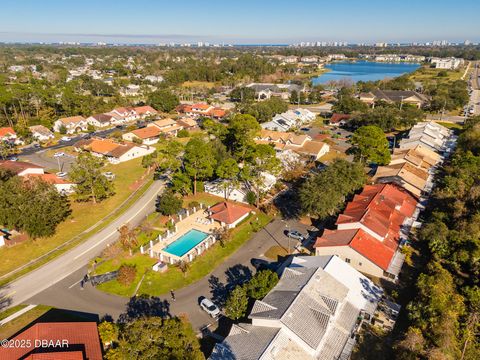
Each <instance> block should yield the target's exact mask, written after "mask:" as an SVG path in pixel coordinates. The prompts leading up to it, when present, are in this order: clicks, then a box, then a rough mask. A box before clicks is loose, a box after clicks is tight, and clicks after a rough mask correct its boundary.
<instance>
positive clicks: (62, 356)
mask: <svg viewBox="0 0 480 360" xmlns="http://www.w3.org/2000/svg"><path fill="white" fill-rule="evenodd" d="M25 360H84V357H83V353H82V352H81V351H72V352H64V351H61V352H54V353H43V354H31V355H29V356H28V357H26V358H25Z"/></svg>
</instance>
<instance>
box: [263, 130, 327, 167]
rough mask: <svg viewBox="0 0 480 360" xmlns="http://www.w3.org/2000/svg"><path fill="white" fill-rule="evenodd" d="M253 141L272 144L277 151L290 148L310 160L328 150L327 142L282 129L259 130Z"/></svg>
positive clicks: (319, 156)
mask: <svg viewBox="0 0 480 360" xmlns="http://www.w3.org/2000/svg"><path fill="white" fill-rule="evenodd" d="M255 142H256V143H257V144H272V145H273V146H274V147H275V150H276V151H277V153H282V152H284V151H289V150H291V151H294V152H296V153H298V154H300V155H304V156H307V157H308V158H310V159H312V160H318V159H319V158H321V157H322V156H323V155H325V154H327V153H328V152H329V151H330V146H328V144H326V143H324V142H321V141H316V140H312V138H311V137H310V136H308V135H306V134H300V135H297V134H294V133H289V132H282V131H272V130H261V131H260V134H259V135H258V136H257V137H256V138H255Z"/></svg>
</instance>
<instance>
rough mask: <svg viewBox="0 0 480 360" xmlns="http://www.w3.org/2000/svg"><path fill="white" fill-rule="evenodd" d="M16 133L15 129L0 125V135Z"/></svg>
mask: <svg viewBox="0 0 480 360" xmlns="http://www.w3.org/2000/svg"><path fill="white" fill-rule="evenodd" d="M16 134H17V133H16V132H15V130H13V128H11V127H2V128H0V137H4V136H7V135H16Z"/></svg>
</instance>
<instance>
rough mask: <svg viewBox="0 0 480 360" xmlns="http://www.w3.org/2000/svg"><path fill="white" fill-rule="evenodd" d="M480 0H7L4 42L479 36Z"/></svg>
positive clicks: (2, 17)
mask: <svg viewBox="0 0 480 360" xmlns="http://www.w3.org/2000/svg"><path fill="white" fill-rule="evenodd" d="M479 20H480V1H478V0H476V1H474V0H459V1H455V2H451V1H445V0H436V1H434V0H422V1H418V0H416V1H411V0H404V1H401V2H390V1H384V0H383V1H379V0H369V1H368V2H361V1H354V0H337V1H331V0H330V1H323V0H316V1H315V0H296V1H291V0H290V1H286V0H275V1H272V0H264V1H258V0H257V1H254V0H243V1H237V2H230V1H225V0H223V1H220V0H210V1H205V0H177V1H164V0H160V1H154V0H135V1H127V0H116V1H114V0H97V1H93V0H82V1H65V0H42V1H38V0H37V1H35V0H2V11H1V13H0V41H2V42H93V43H95V42H106V43H143V44H158V43H169V42H176V43H196V42H199V41H203V42H211V43H222V42H224V43H231V44H291V43H297V42H300V41H347V42H350V43H358V42H366V43H373V42H400V43H404V42H426V41H432V40H447V41H450V42H462V41H464V40H470V41H473V42H479V41H480V26H479V25H478V24H479Z"/></svg>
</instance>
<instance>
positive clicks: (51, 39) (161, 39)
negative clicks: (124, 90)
mask: <svg viewBox="0 0 480 360" xmlns="http://www.w3.org/2000/svg"><path fill="white" fill-rule="evenodd" d="M15 35H17V36H18V35H20V36H18V37H15ZM10 36H11V37H10ZM30 36H31V37H30ZM139 40H143V41H139ZM149 40H150V41H149ZM230 40H233V39H230ZM262 40H263V41H262ZM434 41H447V42H448V43H449V44H460V45H461V44H463V43H464V42H465V41H469V42H470V45H472V44H480V40H479V39H476V38H465V39H445V38H433V39H412V40H409V39H405V40H402V41H396V40H390V41H389V40H385V41H349V40H348V39H344V40H326V39H319V40H314V39H296V40H295V41H293V40H291V41H283V42H282V41H280V40H275V39H239V40H238V41H225V40H215V39H214V38H212V37H209V36H206V37H204V38H202V37H199V36H198V35H196V36H192V37H191V38H190V37H189V35H160V34H159V35H154V34H138V35H136V34H130V35H129V34H43V33H38V34H31V33H8V32H2V31H0V43H2V44H64V43H79V44H85V45H87V44H98V43H105V44H107V45H154V46H158V45H159V44H166V45H168V44H172V43H174V44H176V45H182V44H190V45H194V46H196V45H197V44H198V43H201V44H203V45H205V44H208V45H222V44H223V45H233V46H248V45H250V46H262V45H263V46H290V45H295V44H300V43H307V42H308V43H310V44H312V43H317V42H319V43H329V44H333V43H335V42H337V43H346V44H347V45H358V44H365V45H367V46H368V45H374V44H376V43H387V44H400V45H408V44H413V43H418V44H425V43H432V42H434Z"/></svg>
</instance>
